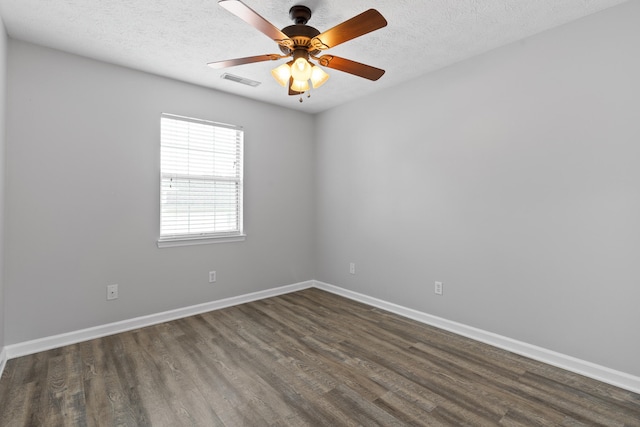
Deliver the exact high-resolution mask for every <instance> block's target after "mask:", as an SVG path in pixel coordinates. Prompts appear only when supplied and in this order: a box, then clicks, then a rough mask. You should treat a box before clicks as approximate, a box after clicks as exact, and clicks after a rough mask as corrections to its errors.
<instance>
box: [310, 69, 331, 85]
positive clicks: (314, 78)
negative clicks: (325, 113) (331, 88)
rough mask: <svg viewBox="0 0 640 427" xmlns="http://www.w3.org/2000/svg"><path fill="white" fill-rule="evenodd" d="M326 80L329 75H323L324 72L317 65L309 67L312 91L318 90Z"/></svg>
mask: <svg viewBox="0 0 640 427" xmlns="http://www.w3.org/2000/svg"><path fill="white" fill-rule="evenodd" d="M327 80H329V74H327V73H325V71H324V70H323V69H322V68H320V67H318V66H317V65H312V66H311V85H312V86H313V88H314V89H318V88H319V87H320V86H322V85H323V84H325V83H326V82H327Z"/></svg>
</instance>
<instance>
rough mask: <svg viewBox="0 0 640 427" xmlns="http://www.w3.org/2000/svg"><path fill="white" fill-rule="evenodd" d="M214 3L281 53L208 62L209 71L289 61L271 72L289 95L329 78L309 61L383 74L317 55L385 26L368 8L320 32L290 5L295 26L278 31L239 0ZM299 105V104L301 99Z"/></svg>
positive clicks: (369, 75)
mask: <svg viewBox="0 0 640 427" xmlns="http://www.w3.org/2000/svg"><path fill="white" fill-rule="evenodd" d="M218 4H219V5H220V6H222V7H223V8H225V9H226V10H228V11H229V12H231V13H233V14H234V15H236V16H237V17H239V18H240V19H242V20H243V21H245V22H247V23H248V24H250V25H252V26H253V27H255V28H256V29H257V30H258V31H260V32H262V33H263V34H265V35H266V36H267V37H269V38H270V39H272V40H273V41H275V42H276V43H278V45H279V47H280V51H281V52H282V54H276V53H271V54H265V55H257V56H249V57H246V58H236V59H229V60H226V61H217V62H211V63H209V64H208V65H209V66H210V67H212V68H215V69H220V68H227V67H233V66H236V65H243V64H251V63H254V62H262V61H276V60H279V59H282V58H292V59H291V60H290V61H289V62H287V63H286V64H282V65H280V66H279V67H277V68H275V69H273V70H272V71H271V74H272V75H273V77H274V78H275V80H276V81H277V82H278V83H280V85H281V86H283V87H287V88H288V90H289V95H302V93H304V92H308V91H309V88H310V86H309V82H311V86H312V87H313V88H314V89H315V88H318V87H320V86H321V85H323V84H324V83H325V82H326V81H327V79H328V78H329V75H328V74H327V73H326V72H325V71H324V70H323V69H322V68H320V67H318V66H317V65H315V64H313V63H312V62H311V61H310V59H312V60H314V61H316V62H317V63H318V64H319V65H321V66H323V67H327V68H332V69H334V70H339V71H343V72H346V73H349V74H353V75H355V76H359V77H363V78H365V79H369V80H374V81H375V80H378V79H379V78H380V77H382V75H383V74H384V70H382V69H380V68H376V67H372V66H370V65H366V64H361V63H360V62H356V61H352V60H350V59H345V58H340V57H338V56H334V55H322V56H319V57H318V56H317V55H319V54H320V53H321V52H322V51H324V50H327V49H329V48H332V47H335V46H337V45H339V44H342V43H344V42H347V41H349V40H352V39H355V38H356V37H360V36H362V35H365V34H367V33H370V32H372V31H375V30H378V29H380V28H382V27H385V26H386V25H387V21H386V20H385V19H384V17H383V16H382V15H381V14H380V12H378V11H377V10H375V9H369V10H367V11H365V12H363V13H361V14H359V15H356V16H354V17H353V18H351V19H348V20H346V21H345V22H343V23H341V24H338V25H336V26H335V27H333V28H331V29H329V30H327V31H325V32H323V33H321V32H320V31H318V30H317V29H315V28H313V27H311V26H309V25H307V22H308V21H309V19H310V18H311V9H309V8H308V7H306V6H302V5H296V6H293V7H292V8H291V9H290V10H289V17H290V18H291V19H292V20H293V22H294V23H295V24H294V25H289V26H288V27H285V28H283V29H282V30H279V29H278V28H276V27H275V26H274V25H273V24H271V23H270V22H269V21H267V20H266V19H264V18H263V17H262V16H260V15H259V14H258V13H257V12H256V11H254V10H253V9H251V8H250V7H249V6H247V5H246V4H244V3H243V2H242V1H240V0H220V1H218ZM300 102H302V97H301V98H300Z"/></svg>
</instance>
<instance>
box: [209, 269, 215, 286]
mask: <svg viewBox="0 0 640 427" xmlns="http://www.w3.org/2000/svg"><path fill="white" fill-rule="evenodd" d="M215 281H216V272H215V271H210V272H209V283H213V282H215Z"/></svg>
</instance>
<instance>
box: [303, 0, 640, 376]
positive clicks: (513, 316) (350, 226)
mask: <svg viewBox="0 0 640 427" xmlns="http://www.w3.org/2000/svg"><path fill="white" fill-rule="evenodd" d="M638 22H640V2H629V3H626V4H624V5H622V6H618V7H615V8H613V9H609V10H606V11H604V12H601V13H598V14H595V15H592V16H590V17H587V18H585V19H582V20H580V21H577V22H574V23H571V24H569V25H565V26H562V27H559V28H556V29H554V30H551V31H548V32H545V33H542V34H540V35H538V36H536V37H533V38H529V39H527V40H525V41H522V42H519V43H516V44H513V45H510V46H507V47H504V48H501V49H498V50H495V51H492V52H489V53H487V54H485V55H482V56H479V57H476V58H474V59H471V60H468V61H465V62H462V63H459V64H456V65H454V66H451V67H449V68H447V69H443V70H440V71H438V72H435V73H432V74H429V75H427V76H424V77H423V78H420V79H418V80H416V81H413V82H410V83H407V84H403V85H401V86H398V87H395V88H393V89H391V90H387V91H385V92H382V93H378V94H376V95H373V96H370V97H367V98H366V99H361V100H358V101H356V102H353V103H350V104H348V105H344V106H342V107H340V108H336V109H332V110H330V111H327V112H325V113H322V114H321V115H320V116H319V117H318V118H317V123H316V130H317V148H316V150H317V153H316V156H317V159H318V160H317V162H318V163H317V177H316V180H317V204H318V205H317V209H318V214H317V215H318V223H317V227H318V229H317V248H318V249H317V256H318V258H317V259H318V265H317V272H318V274H317V275H316V278H317V279H318V280H321V281H324V282H327V283H330V284H334V285H338V286H342V287H345V288H348V289H351V290H353V291H357V292H361V293H364V294H367V295H370V296H374V297H378V298H381V299H383V300H387V301H391V302H395V303H398V304H401V305H404V306H408V307H412V308H414V309H418V310H421V311H424V312H427V313H430V314H433V315H437V316H441V317H444V318H446V319H449V320H453V321H457V322H461V323H464V324H467V325H471V326H475V327H478V328H481V329H484V330H487V331H492V332H495V333H498V334H501V335H504V336H507V337H511V338H514V339H517V340H521V341H524V342H527V343H531V344H534V345H538V346H541V347H544V348H547V349H551V350H555V351H558V352H561V353H564V354H567V355H572V356H575V357H578V358H580V359H583V360H588V361H591V362H594V363H598V364H601V365H604V366H608V367H610V368H613V369H618V370H621V371H624V372H628V373H631V374H634V375H640V364H638V360H640V340H639V339H638V325H640V310H639V309H638V301H640V286H639V285H640V282H639V280H640V261H639V260H640V167H638V164H639V161H640V114H639V113H640V107H639V105H640V104H639V102H640V80H639V79H638V76H640V55H638V52H640V26H639V25H638ZM427 54H428V53H427ZM351 261H353V262H355V263H356V274H355V275H350V274H349V262H351ZM436 280H438V281H443V282H444V295H443V296H440V297H438V296H435V295H434V291H433V288H434V281H436Z"/></svg>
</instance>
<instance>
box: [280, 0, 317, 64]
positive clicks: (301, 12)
mask: <svg viewBox="0 0 640 427" xmlns="http://www.w3.org/2000/svg"><path fill="white" fill-rule="evenodd" d="M289 17H290V18H291V19H292V20H293V22H295V24H294V25H289V26H288V27H284V28H283V29H282V32H283V33H284V34H286V35H287V37H289V38H290V39H291V40H292V41H293V47H292V48H288V47H286V46H282V45H280V50H281V51H282V53H284V54H285V55H289V54H291V52H294V51H296V50H300V49H304V50H306V51H307V52H309V54H311V55H317V54H318V53H320V51H319V50H317V49H313V50H310V49H309V48H310V47H311V39H312V38H314V37H315V36H317V35H318V34H320V31H318V30H317V29H315V28H313V27H311V26H309V25H307V22H308V21H309V19H311V9H309V8H308V7H306V6H302V5H297V6H293V7H292V8H291V9H289Z"/></svg>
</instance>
